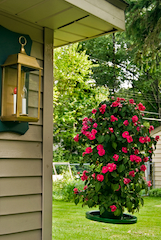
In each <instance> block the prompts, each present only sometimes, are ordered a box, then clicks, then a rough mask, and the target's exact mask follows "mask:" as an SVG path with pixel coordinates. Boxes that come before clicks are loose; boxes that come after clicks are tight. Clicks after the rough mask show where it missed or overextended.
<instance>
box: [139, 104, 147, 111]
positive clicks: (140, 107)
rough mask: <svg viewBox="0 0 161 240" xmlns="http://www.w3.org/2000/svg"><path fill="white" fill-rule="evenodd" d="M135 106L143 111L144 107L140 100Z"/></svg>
mask: <svg viewBox="0 0 161 240" xmlns="http://www.w3.org/2000/svg"><path fill="white" fill-rule="evenodd" d="M137 106H138V109H139V110H140V111H144V110H145V109H146V107H145V106H144V105H143V104H142V103H141V102H140V103H139V104H137Z"/></svg>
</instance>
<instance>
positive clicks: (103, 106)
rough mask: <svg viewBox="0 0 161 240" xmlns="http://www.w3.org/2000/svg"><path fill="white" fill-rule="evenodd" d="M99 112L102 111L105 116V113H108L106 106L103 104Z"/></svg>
mask: <svg viewBox="0 0 161 240" xmlns="http://www.w3.org/2000/svg"><path fill="white" fill-rule="evenodd" d="M99 110H100V113H102V114H104V113H105V111H106V104H103V105H102V106H101V107H100V108H99Z"/></svg>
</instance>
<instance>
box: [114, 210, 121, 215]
mask: <svg viewBox="0 0 161 240" xmlns="http://www.w3.org/2000/svg"><path fill="white" fill-rule="evenodd" d="M114 215H115V216H120V215H121V209H119V208H117V209H116V211H115V212H114Z"/></svg>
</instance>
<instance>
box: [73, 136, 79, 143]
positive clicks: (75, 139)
mask: <svg viewBox="0 0 161 240" xmlns="http://www.w3.org/2000/svg"><path fill="white" fill-rule="evenodd" d="M74 141H75V142H78V141H79V134H77V135H76V136H75V137H74Z"/></svg>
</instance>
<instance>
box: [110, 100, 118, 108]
mask: <svg viewBox="0 0 161 240" xmlns="http://www.w3.org/2000/svg"><path fill="white" fill-rule="evenodd" d="M118 106H119V103H118V101H115V102H113V103H112V104H111V107H118Z"/></svg>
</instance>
